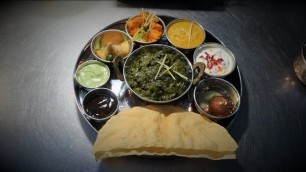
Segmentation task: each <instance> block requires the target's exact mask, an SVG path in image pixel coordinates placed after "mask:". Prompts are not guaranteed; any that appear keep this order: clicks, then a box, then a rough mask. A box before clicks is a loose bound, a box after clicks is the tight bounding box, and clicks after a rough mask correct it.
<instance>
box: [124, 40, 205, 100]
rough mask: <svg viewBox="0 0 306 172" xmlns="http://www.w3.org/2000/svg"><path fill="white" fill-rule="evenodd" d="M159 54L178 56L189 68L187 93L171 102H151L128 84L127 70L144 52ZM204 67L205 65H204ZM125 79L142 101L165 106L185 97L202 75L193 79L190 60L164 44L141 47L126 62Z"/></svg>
mask: <svg viewBox="0 0 306 172" xmlns="http://www.w3.org/2000/svg"><path fill="white" fill-rule="evenodd" d="M147 51H149V52H157V51H163V52H166V53H171V54H176V55H177V56H178V57H179V58H182V59H183V61H185V62H186V65H187V66H188V67H189V69H188V75H187V77H188V79H189V84H188V87H187V88H186V89H185V91H184V92H183V93H182V94H180V95H178V96H176V97H174V98H172V99H169V100H162V101H158V100H151V99H148V98H145V97H142V96H141V95H139V94H138V93H137V92H136V91H135V90H134V89H133V88H132V87H131V86H130V83H129V82H128V80H127V76H128V75H129V74H128V73H127V70H128V69H129V68H131V67H130V65H131V64H132V63H133V61H134V60H135V59H137V58H139V55H140V54H141V53H142V52H147ZM203 65H204V64H203ZM200 68H202V70H204V66H201V67H200ZM123 77H124V81H125V82H126V83H127V85H128V87H129V88H130V89H131V90H132V92H133V93H134V94H135V95H136V96H137V97H139V98H140V99H142V100H144V101H147V102H150V103H157V104H163V103H169V102H172V101H175V100H177V99H179V98H181V97H182V96H183V95H185V94H186V93H187V92H188V91H189V89H190V87H191V86H192V84H193V80H197V79H198V78H200V74H199V76H198V77H197V78H196V79H193V78H194V71H193V66H192V64H191V63H190V61H189V60H188V58H187V57H186V56H185V55H184V54H183V53H182V52H180V51H178V50H177V49H175V48H173V47H170V46H167V45H162V44H151V45H147V46H143V47H140V48H138V49H137V50H135V51H134V52H133V53H132V54H131V55H130V56H129V57H128V58H127V59H126V61H125V63H124V66H123Z"/></svg>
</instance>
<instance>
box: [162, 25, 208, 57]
mask: <svg viewBox="0 0 306 172" xmlns="http://www.w3.org/2000/svg"><path fill="white" fill-rule="evenodd" d="M184 21H187V22H192V23H194V24H196V25H198V26H199V27H200V28H201V29H202V31H203V34H204V39H203V41H202V42H201V43H200V44H199V45H201V44H202V43H203V42H204V40H205V38H206V33H205V29H204V28H203V27H202V25H201V24H199V23H197V22H195V21H192V20H186V19H176V20H173V21H172V22H170V23H169V24H168V25H167V27H166V31H165V34H166V37H167V39H168V41H169V42H170V43H171V45H173V46H174V47H176V48H178V49H179V50H181V51H183V52H188V53H189V52H190V51H191V50H194V49H195V48H196V47H198V46H199V45H196V46H194V47H190V48H186V47H181V46H178V45H176V44H174V43H173V41H171V39H169V35H168V30H169V28H170V27H171V26H172V25H173V24H175V23H177V22H184Z"/></svg>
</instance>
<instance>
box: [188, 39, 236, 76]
mask: <svg viewBox="0 0 306 172" xmlns="http://www.w3.org/2000/svg"><path fill="white" fill-rule="evenodd" d="M193 62H194V63H196V62H202V63H204V64H205V66H206V68H205V71H204V73H205V75H208V76H210V77H220V78H224V77H226V76H228V75H229V74H231V73H232V72H233V71H234V69H235V67H236V60H235V56H234V54H233V53H232V52H231V51H230V50H229V49H228V48H226V47H225V46H223V45H221V44H218V43H206V44H203V45H201V46H199V47H198V48H196V50H195V51H194V53H193Z"/></svg>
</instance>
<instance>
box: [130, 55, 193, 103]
mask: <svg viewBox="0 0 306 172" xmlns="http://www.w3.org/2000/svg"><path fill="white" fill-rule="evenodd" d="M147 50H148V49H147ZM136 56H137V57H135V58H134V59H133V60H132V61H131V63H130V64H129V65H128V67H126V80H127V83H128V84H129V86H130V87H131V88H132V89H133V90H134V92H136V93H137V94H138V95H139V96H141V97H143V98H145V99H148V100H153V101H167V100H171V99H174V98H176V97H178V96H180V95H181V94H183V93H185V91H187V89H188V87H189V86H190V84H191V79H192V69H191V68H190V65H189V64H188V61H187V59H186V58H184V57H183V56H182V55H180V54H179V53H177V52H174V51H167V50H166V51H165V50H164V49H161V50H160V49H159V50H158V49H157V50H154V49H150V52H149V51H142V52H141V53H139V54H138V55H136Z"/></svg>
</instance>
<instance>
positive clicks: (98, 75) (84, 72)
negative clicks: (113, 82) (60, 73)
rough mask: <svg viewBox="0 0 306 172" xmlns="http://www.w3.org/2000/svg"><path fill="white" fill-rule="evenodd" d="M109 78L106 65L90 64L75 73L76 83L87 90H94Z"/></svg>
mask: <svg viewBox="0 0 306 172" xmlns="http://www.w3.org/2000/svg"><path fill="white" fill-rule="evenodd" d="M109 77H110V71H109V69H108V67H107V66H106V65H103V64H98V63H92V64H88V65H86V66H84V67H82V68H80V69H79V70H78V71H77V73H76V78H77V80H78V82H79V83H80V84H81V85H82V86H84V87H88V88H95V87H99V86H101V85H103V84H105V83H106V82H107V80H108V78H109Z"/></svg>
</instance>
